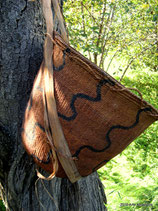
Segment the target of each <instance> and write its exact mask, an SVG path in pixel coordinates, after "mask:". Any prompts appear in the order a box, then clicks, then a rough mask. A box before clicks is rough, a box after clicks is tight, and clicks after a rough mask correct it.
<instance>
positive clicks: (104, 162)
mask: <svg viewBox="0 0 158 211" xmlns="http://www.w3.org/2000/svg"><path fill="white" fill-rule="evenodd" d="M108 161H109V160H103V161H102V162H100V163H99V164H98V165H97V166H95V167H94V168H93V170H92V172H94V171H96V170H97V169H98V168H99V167H100V166H101V165H103V164H106V163H107V162H108Z"/></svg>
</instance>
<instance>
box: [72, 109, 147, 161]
mask: <svg viewBox="0 0 158 211" xmlns="http://www.w3.org/2000/svg"><path fill="white" fill-rule="evenodd" d="M146 111H151V108H149V107H147V108H144V109H140V110H138V112H137V115H136V120H135V122H134V123H133V124H132V125H130V126H122V125H114V126H112V127H111V128H110V129H109V130H108V132H107V133H106V136H105V138H106V141H107V145H106V146H105V147H104V148H103V149H96V148H94V147H92V146H90V145H83V146H81V147H80V148H79V149H77V150H76V152H75V153H74V154H73V157H78V156H79V154H80V152H81V151H82V150H83V149H88V150H90V151H92V152H104V151H105V150H107V149H108V148H109V147H110V146H111V139H110V133H111V132H112V131H113V130H115V129H122V130H129V129H132V128H134V127H135V126H136V125H137V124H138V123H139V118H140V115H141V113H142V112H146Z"/></svg>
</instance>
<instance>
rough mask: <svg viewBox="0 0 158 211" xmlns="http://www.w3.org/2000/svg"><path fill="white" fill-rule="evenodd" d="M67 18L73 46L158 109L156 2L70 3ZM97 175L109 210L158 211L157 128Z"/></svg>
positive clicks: (68, 0) (97, 0) (103, 0)
mask: <svg viewBox="0 0 158 211" xmlns="http://www.w3.org/2000/svg"><path fill="white" fill-rule="evenodd" d="M63 12H64V17H65V21H66V25H67V29H68V31H69V39H70V44H71V45H72V46H73V47H74V48H75V49H77V50H78V51H80V52H81V53H82V54H83V55H85V56H86V57H87V58H89V59H90V60H91V61H92V62H95V63H96V64H97V65H98V66H100V67H101V68H102V69H103V70H105V71H107V72H108V73H109V74H110V75H112V76H113V77H114V78H116V79H117V80H119V81H121V83H123V84H124V85H125V86H126V87H135V88H138V89H139V90H140V91H141V93H142V94H143V98H144V99H145V100H146V101H148V102H149V103H151V104H152V105H153V106H155V107H156V108H158V100H157V99H158V2H157V0H128V1H127V0H65V1H64V11H63ZM98 173H99V176H100V178H101V180H102V182H103V184H104V186H105V192H106V195H107V201H108V204H107V207H108V210H110V211H113V210H129V211H132V210H158V179H157V178H158V124H157V123H156V122H155V123H154V124H152V125H151V126H150V127H149V128H148V129H147V130H146V131H145V132H144V133H143V134H142V135H141V136H139V137H138V138H137V139H136V140H135V141H134V142H133V143H132V144H130V145H129V146H128V147H127V148H126V150H124V151H123V152H122V153H121V154H119V155H118V156H116V157H115V158H114V159H112V160H111V161H109V162H108V163H107V164H106V165H105V166H104V167H102V168H101V169H100V170H99V171H98ZM121 203H124V206H120V204H121ZM125 203H126V204H125ZM130 204H131V205H130ZM137 204H138V205H137ZM145 204H147V205H151V204H152V206H139V205H145ZM125 205H126V206H125ZM127 205H128V206H127ZM0 210H5V209H4V207H3V205H2V201H0Z"/></svg>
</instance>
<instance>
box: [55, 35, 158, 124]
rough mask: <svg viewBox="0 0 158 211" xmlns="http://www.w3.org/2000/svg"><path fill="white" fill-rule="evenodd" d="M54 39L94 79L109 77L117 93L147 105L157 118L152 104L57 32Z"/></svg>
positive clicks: (138, 103)
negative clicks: (68, 42)
mask: <svg viewBox="0 0 158 211" xmlns="http://www.w3.org/2000/svg"><path fill="white" fill-rule="evenodd" d="M54 41H55V43H56V44H57V45H58V46H59V47H60V48H62V50H66V49H69V51H68V52H65V53H66V55H67V56H68V57H71V59H73V56H72V55H74V58H76V59H74V61H75V62H76V63H77V64H78V65H79V66H82V68H84V69H85V71H88V72H89V73H90V74H92V76H93V77H95V79H103V78H104V79H110V80H111V81H113V82H114V83H115V90H114V91H117V93H118V94H119V95H123V96H125V97H126V98H128V99H129V100H130V101H132V102H133V103H135V104H136V105H137V106H140V107H147V106H148V107H150V108H151V112H149V111H147V113H148V114H149V115H151V116H152V117H153V118H155V119H156V120H158V110H157V109H156V108H155V107H154V106H153V105H151V104H150V103H148V102H147V101H146V100H144V99H141V98H140V97H139V96H137V95H136V94H134V93H133V92H131V91H130V90H129V89H128V88H126V87H125V86H124V85H122V84H121V83H120V82H119V81H117V80H116V79H115V78H113V77H112V76H111V75H110V74H109V73H107V72H105V71H104V70H102V69H101V68H100V67H98V66H97V65H96V64H95V63H93V62H92V61H90V60H89V59H87V58H86V57H85V56H83V55H82V54H81V53H80V52H78V51H77V50H75V49H74V48H73V47H71V46H70V45H69V44H67V43H66V42H65V41H64V40H63V39H62V37H61V36H60V35H59V34H58V33H57V32H54ZM77 58H79V60H80V61H81V60H83V63H86V64H87V66H89V67H90V68H86V65H83V64H82V63H81V62H79V61H77ZM90 69H91V70H90ZM107 86H108V85H107ZM109 88H110V86H109ZM122 89H124V91H123V92H121V91H120V90H122ZM111 90H112V89H111Z"/></svg>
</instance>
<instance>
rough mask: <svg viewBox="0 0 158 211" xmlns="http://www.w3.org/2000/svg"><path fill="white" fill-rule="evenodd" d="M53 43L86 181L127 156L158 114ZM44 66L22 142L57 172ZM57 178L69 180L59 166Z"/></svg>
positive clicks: (62, 111)
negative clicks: (46, 121) (46, 115)
mask: <svg viewBox="0 0 158 211" xmlns="http://www.w3.org/2000/svg"><path fill="white" fill-rule="evenodd" d="M54 42H55V44H54V50H53V70H54V86H55V98H56V102H57V110H58V116H59V120H60V122H61V125H62V128H63V132H64V135H65V138H66V140H67V143H68V146H69V149H70V152H71V154H72V157H74V158H76V160H75V164H76V166H77V169H78V171H79V173H80V175H81V176H87V175H89V174H91V173H92V172H93V171H96V170H97V169H98V168H100V167H102V166H103V165H104V164H106V163H107V162H108V161H109V160H110V159H112V158H113V157H115V156H116V155H117V154H119V153H120V152H122V151H123V150H124V149H125V148H126V147H127V146H128V145H129V144H130V143H131V142H132V141H133V140H134V139H135V138H136V137H138V136H139V135H140V134H141V133H142V132H143V131H144V130H145V129H146V128H147V127H149V126H150V125H151V124H152V123H153V122H154V121H156V120H157V119H158V112H157V110H156V109H155V108H153V107H152V106H151V105H150V104H148V103H147V102H146V101H144V100H142V99H141V98H140V97H138V96H136V95H135V94H133V93H132V92H131V91H129V90H128V89H126V88H125V87H124V86H123V85H121V84H120V83H119V82H118V81H116V80H115V79H114V78H112V77H111V76H110V75H108V74H107V73H105V72H103V71H102V70H101V69H100V68H98V67H97V66H96V65H95V64H93V63H92V62H91V61H89V60H88V59H86V58H85V57H83V56H82V55H81V54H80V53H79V52H77V51H76V50H75V49H73V48H72V47H70V46H69V45H67V44H66V43H65V42H64V41H63V40H62V38H61V37H60V36H59V35H58V34H57V33H55V34H54ZM50 56H51V55H50ZM42 65H43V64H42ZM42 65H41V68H40V70H39V72H38V75H37V76H36V79H35V81H34V85H33V89H32V92H31V96H30V99H29V102H28V105H27V108H26V111H25V118H24V122H23V130H22V139H23V144H24V147H25V149H26V151H27V152H28V154H29V155H31V156H32V157H33V158H34V160H35V162H36V163H37V164H38V165H39V166H40V167H42V168H43V169H44V170H46V171H48V172H50V173H52V171H53V158H52V151H51V147H50V145H49V142H48V140H47V136H46V133H45V127H44V105H43V77H42V76H43V72H42ZM52 133H53V131H52ZM57 154H58V152H57ZM56 176H59V177H66V174H65V172H64V170H63V168H62V166H61V165H60V163H59V169H58V171H57V174H56Z"/></svg>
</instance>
